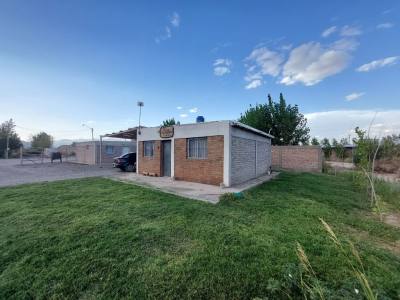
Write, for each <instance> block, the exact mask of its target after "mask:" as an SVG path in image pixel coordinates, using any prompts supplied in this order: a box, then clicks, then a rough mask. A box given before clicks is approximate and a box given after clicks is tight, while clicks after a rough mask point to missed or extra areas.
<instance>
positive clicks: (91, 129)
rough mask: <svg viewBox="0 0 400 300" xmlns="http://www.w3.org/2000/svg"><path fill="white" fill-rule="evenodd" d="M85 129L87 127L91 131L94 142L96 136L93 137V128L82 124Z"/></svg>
mask: <svg viewBox="0 0 400 300" xmlns="http://www.w3.org/2000/svg"><path fill="white" fill-rule="evenodd" d="M82 126H83V127H87V128H89V129H90V132H91V133H92V141H94V136H93V127H90V126H88V125H86V124H85V123H83V124H82Z"/></svg>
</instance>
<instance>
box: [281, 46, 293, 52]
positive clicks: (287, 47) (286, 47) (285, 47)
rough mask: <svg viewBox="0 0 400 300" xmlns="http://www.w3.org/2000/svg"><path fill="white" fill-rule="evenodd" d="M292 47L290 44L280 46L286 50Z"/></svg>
mask: <svg viewBox="0 0 400 300" xmlns="http://www.w3.org/2000/svg"><path fill="white" fill-rule="evenodd" d="M292 48H293V45H292V44H286V45H283V46H282V47H281V49H282V50H284V51H287V50H290V49H292Z"/></svg>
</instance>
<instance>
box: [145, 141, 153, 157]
mask: <svg viewBox="0 0 400 300" xmlns="http://www.w3.org/2000/svg"><path fill="white" fill-rule="evenodd" d="M146 144H151V145H152V146H151V153H147V152H146V149H147V148H146ZM143 156H144V157H154V141H143Z"/></svg>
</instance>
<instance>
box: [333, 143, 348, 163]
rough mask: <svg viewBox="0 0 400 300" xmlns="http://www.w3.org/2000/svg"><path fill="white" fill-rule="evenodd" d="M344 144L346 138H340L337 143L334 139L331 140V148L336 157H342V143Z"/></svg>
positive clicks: (343, 149) (343, 150)
mask: <svg viewBox="0 0 400 300" xmlns="http://www.w3.org/2000/svg"><path fill="white" fill-rule="evenodd" d="M345 144H346V140H343V139H342V140H341V142H340V143H339V142H338V141H337V140H336V139H333V140H332V146H333V150H334V151H335V154H336V157H337V158H339V159H344V152H345V148H344V145H345Z"/></svg>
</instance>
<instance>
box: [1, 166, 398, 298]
mask: <svg viewBox="0 0 400 300" xmlns="http://www.w3.org/2000/svg"><path fill="white" fill-rule="evenodd" d="M365 203H366V202H365V200H364V195H363V193H361V192H360V191H358V190H357V189H356V188H355V187H354V186H353V185H352V182H351V180H349V179H348V177H346V176H337V177H335V176H329V175H316V174H291V173H283V174H281V175H280V176H279V177H278V178H277V179H275V180H273V181H271V182H268V183H266V184H264V185H262V186H260V187H257V188H255V189H253V190H251V191H249V192H247V193H246V194H245V196H244V198H242V199H240V200H233V201H224V202H222V203H219V204H218V205H212V204H208V203H203V202H200V201H194V200H188V199H184V198H180V197H177V196H173V195H169V194H164V193H162V192H158V191H153V190H149V189H145V188H141V187H136V186H133V185H129V184H125V183H120V182H115V181H111V180H107V179H102V178H92V179H83V180H82V179H79V180H67V181H62V182H55V183H43V184H32V185H24V186H18V187H10V188H2V189H0V229H1V230H0V298H1V299H5V298H18V299H29V298H57V299H64V298H69V299H76V298H82V299H99V298H103V299H110V298H132V299H143V298H179V299H182V298H214V299H224V298H225V299H238V298H241V299H242V298H245V299H251V298H254V297H270V298H288V295H290V296H292V297H293V298H299V297H300V290H299V287H298V284H299V263H298V259H297V256H296V251H295V248H296V241H298V242H299V243H301V244H302V245H303V247H304V248H305V250H306V252H307V254H308V256H309V259H310V262H311V264H312V265H313V267H314V270H315V271H316V273H317V276H318V278H319V279H320V280H321V281H322V285H323V286H324V288H325V294H326V296H327V298H346V299H348V298H356V299H361V297H360V295H357V294H356V293H355V291H354V289H355V288H358V289H360V287H359V285H358V283H357V281H356V280H355V279H354V277H353V276H352V275H351V274H350V271H349V268H348V266H347V265H346V264H345V263H344V259H343V257H342V256H341V255H340V254H338V252H337V250H336V248H335V247H334V246H333V245H332V242H331V241H330V239H329V238H328V236H327V235H326V232H325V231H324V229H323V227H322V225H321V223H320V222H319V220H318V218H319V217H322V218H324V219H325V220H326V221H327V222H328V223H329V224H330V225H331V226H332V227H333V229H334V230H335V232H336V233H337V234H338V236H339V237H340V238H342V239H347V238H348V239H351V240H352V241H354V242H355V245H356V247H357V249H358V250H359V252H360V254H361V258H362V260H363V262H364V266H365V269H366V274H367V276H368V279H369V281H370V283H371V285H372V288H373V290H374V291H375V292H377V293H378V295H379V297H381V298H385V297H388V298H397V297H399V295H400V253H399V252H398V251H397V250H398V248H397V250H396V248H395V246H393V245H395V243H396V241H399V240H400V230H399V229H395V228H394V227H390V226H389V225H385V224H383V223H381V222H379V220H378V219H377V218H376V217H375V216H374V215H373V214H372V213H370V212H369V211H368V210H367V207H366V204H365ZM397 243H398V242H397ZM397 245H398V244H397ZM360 290H361V289H360ZM357 297H358V298H357Z"/></svg>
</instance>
